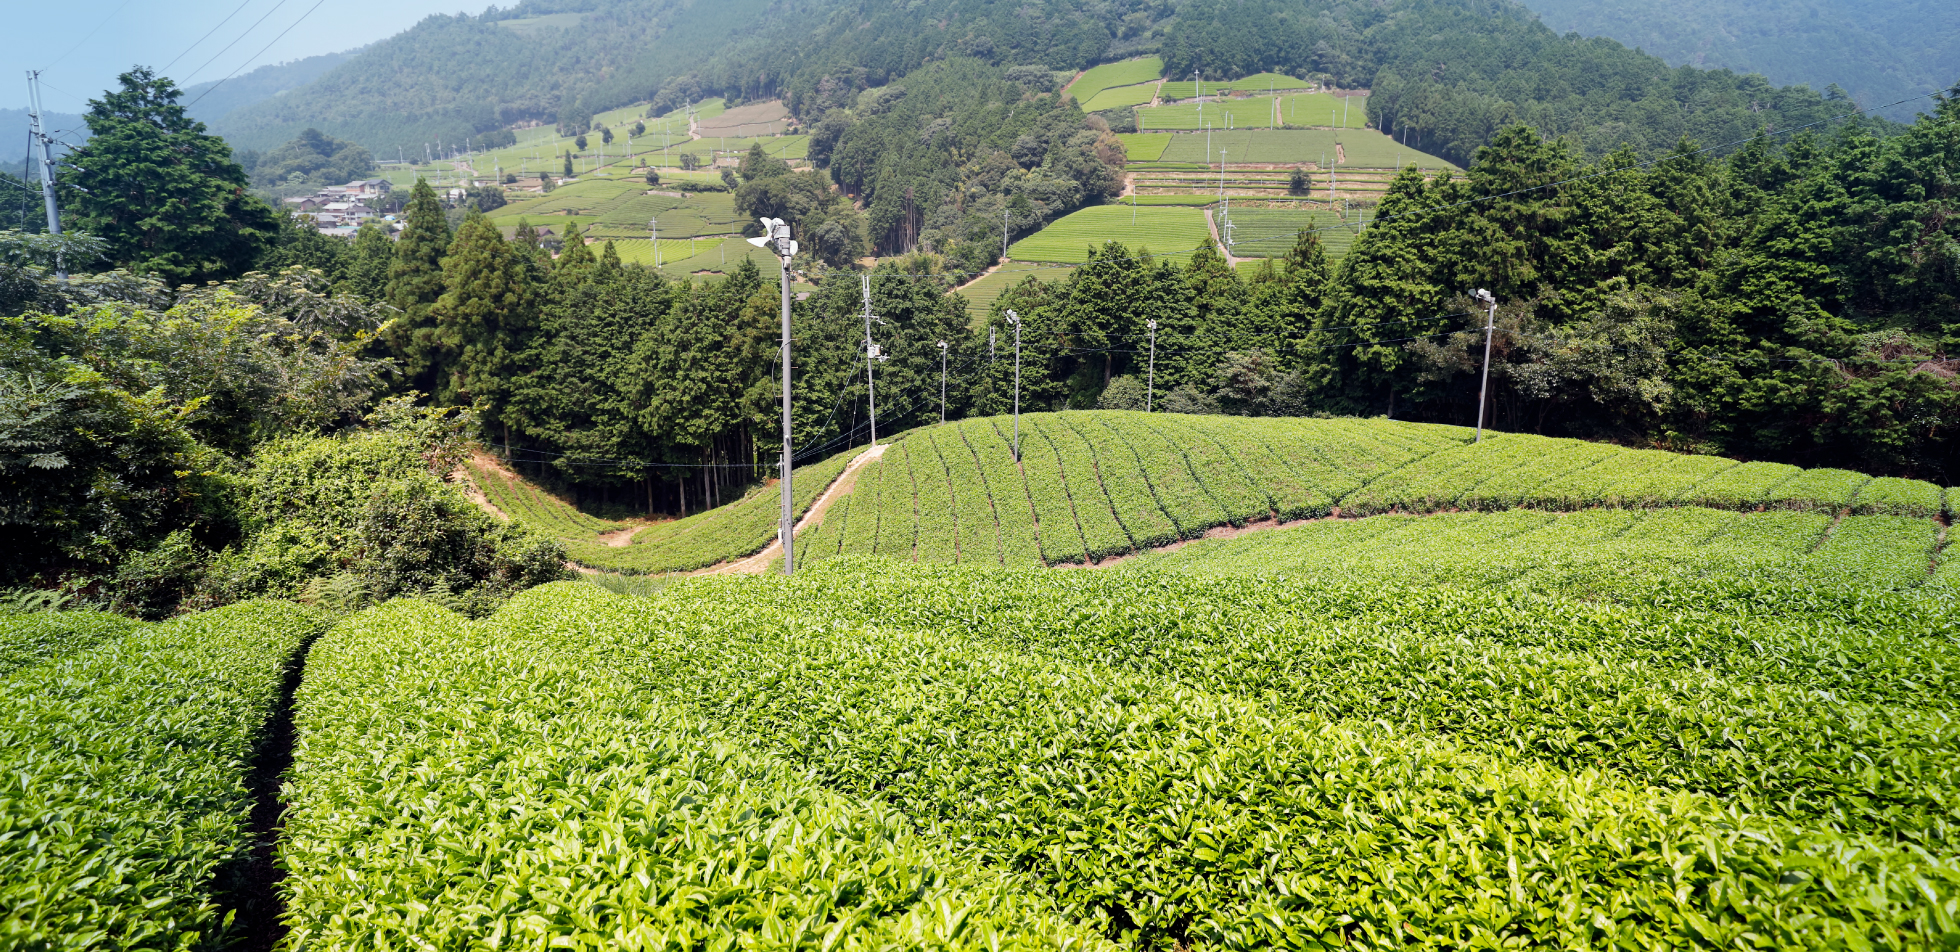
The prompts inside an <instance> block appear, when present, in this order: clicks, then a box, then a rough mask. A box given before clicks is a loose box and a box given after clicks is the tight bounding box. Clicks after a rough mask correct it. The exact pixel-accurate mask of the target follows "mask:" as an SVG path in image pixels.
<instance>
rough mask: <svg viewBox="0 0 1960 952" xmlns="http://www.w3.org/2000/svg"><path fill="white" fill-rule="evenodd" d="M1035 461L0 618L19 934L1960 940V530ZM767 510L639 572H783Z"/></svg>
mask: <svg viewBox="0 0 1960 952" xmlns="http://www.w3.org/2000/svg"><path fill="white" fill-rule="evenodd" d="M1021 425H1022V443H1021V446H1020V450H1021V452H1020V459H1019V460H1018V461H1017V460H1016V458H1015V453H1014V448H1013V444H1012V439H1011V433H1012V429H1011V421H1009V420H1007V419H1004V418H987V419H975V420H966V421H961V422H958V423H954V424H948V425H942V426H933V427H926V428H921V429H916V430H912V431H909V432H907V433H905V434H903V435H902V437H901V438H900V439H898V440H897V441H895V442H894V443H892V444H890V445H889V446H888V447H887V448H886V449H885V450H884V451H883V453H882V455H881V456H879V457H878V458H876V459H875V460H872V461H868V462H865V463H863V464H862V465H861V466H860V467H859V468H858V469H856V470H855V471H854V473H853V478H854V480H855V482H854V484H853V485H852V487H851V489H850V491H849V492H842V491H841V490H840V491H839V492H838V493H837V494H835V495H833V497H832V498H833V500H834V502H833V503H832V504H831V508H830V509H829V510H828V511H827V513H826V514H825V515H824V516H823V517H822V519H821V521H819V522H817V523H816V524H815V525H813V526H811V527H810V528H807V529H806V530H805V532H804V533H803V535H802V536H801V537H800V538H799V543H798V545H799V551H800V552H801V553H803V555H802V559H803V564H802V566H801V567H800V568H799V570H798V572H797V573H796V574H795V575H794V576H791V577H784V576H781V575H762V576H739V575H720V576H712V577H705V578H689V579H678V580H674V581H672V582H671V583H669V584H664V585H658V586H656V585H648V586H645V590H646V594H642V595H624V594H618V593H615V592H613V591H608V590H606V589H605V588H602V587H601V586H599V585H595V584H590V583H588V582H584V581H579V582H558V583H554V584H551V585H547V586H544V587H542V588H537V589H532V590H530V591H527V592H523V593H520V594H518V595H517V596H516V597H514V598H513V599H511V600H510V601H509V602H508V603H507V604H505V605H504V606H502V607H501V608H500V609H499V610H497V611H496V612H495V613H494V614H493V615H491V616H489V617H487V618H484V619H481V620H477V621H471V620H468V619H465V618H462V617H460V616H458V615H455V614H452V613H450V612H449V611H447V610H445V609H443V608H440V607H438V606H436V605H434V604H430V603H428V602H423V601H416V600H397V601H394V602H391V603H389V604H386V605H382V606H379V607H376V608H371V609H368V610H366V611H363V612H360V613H358V614H353V615H350V616H345V617H339V618H335V617H332V616H330V615H328V614H327V613H325V612H324V611H320V610H316V609H310V608H306V607H302V606H296V605H292V604H287V603H275V602H264V601H261V602H251V603H245V604H241V605H233V606H229V607H226V608H221V609H217V610H215V611H209V612H203V613H197V614H192V615H187V616H183V617H180V618H176V619H173V620H171V621H168V622H164V623H161V624H142V623H137V622H130V621H125V620H118V619H105V618H102V617H101V616H96V615H93V614H90V613H44V614H40V615H35V616H26V617H22V616H7V615H0V731H4V733H5V736H7V737H8V738H9V739H10V741H11V743H9V744H8V745H7V746H6V747H5V753H4V754H0V762H4V764H5V766H6V768H7V769H6V772H5V776H6V777H7V778H8V781H7V786H6V788H5V792H4V793H0V798H4V799H5V801H6V802H7V804H8V810H7V812H6V816H7V817H8V824H9V826H8V829H9V831H10V833H9V835H7V836H0V868H5V869H7V870H8V871H9V873H10V875H8V876H5V877H0V896H4V897H5V898H6V900H7V901H6V902H5V903H4V904H0V935H5V936H8V937H9V938H10V940H11V943H10V945H11V946H18V947H22V948H68V947H86V946H78V945H77V944H76V943H75V942H73V941H72V940H73V938H74V937H76V936H82V937H89V938H90V941H91V942H93V943H94V944H95V945H99V946H103V947H115V948H150V947H170V948H178V947H228V946H233V945H247V944H252V943H258V944H260V945H263V944H264V940H265V937H266V936H268V935H272V934H284V935H285V936H286V938H285V939H284V940H283V941H284V942H286V943H287V945H289V946H290V947H291V948H295V949H319V950H343V949H344V950H355V949H363V950H372V949H381V948H411V947H412V948H473V947H478V946H481V947H485V948H491V947H495V948H502V947H505V946H508V945H519V946H522V947H525V948H595V949H596V948H602V947H603V948H614V947H624V948H647V947H660V948H678V947H687V948H732V949H739V948H771V949H774V948H784V949H787V948H819V949H820V948H834V949H874V948H875V949H900V948H904V949H912V948H932V949H956V950H973V952H982V950H985V952H996V950H1001V949H1012V950H1040V949H1053V950H1057V952H1060V950H1071V952H1081V950H1089V952H1095V950H1108V952H1117V950H1138V949H1173V948H1175V949H1189V950H1218V952H1224V950H1228V949H1295V948H1350V947H1352V948H1364V949H1389V948H1405V947H1413V948H1435V949H1442V948H1451V949H1455V948H1507V949H1509V948H1515V949H1545V950H1553V949H1567V948H1627V949H1674V948H1710V949H1713V948H1728V947H1735V948H1776V949H1786V948H1787V949H1819V950H1823V949H1849V948H1859V949H1865V948H1870V949H1879V948H1885V949H1925V950H1929V952H1930V950H1934V949H1941V948H1947V947H1951V946H1952V945H1954V944H1955V943H1956V942H1960V919H1956V915H1955V912H1956V910H1955V902H1956V901H1957V900H1956V897H1960V847H1957V846H1956V845H1955V842H1954V839H1953V836H1952V832H1951V831H1952V830H1953V828H1954V824H1955V822H1956V820H1960V806H1956V804H1960V727H1956V723H1957V722H1956V720H1955V715H1956V714H1960V641H1956V639H1955V634H1956V632H1960V623H1956V621H1955V619H1956V618H1960V612H1956V608H1957V607H1960V568H1957V566H1960V559H1956V558H1954V552H1953V547H1952V546H1951V545H1950V544H1949V542H1948V540H1947V538H1946V535H1947V525H1946V520H1949V519H1951V517H1952V516H1953V515H1954V511H1953V510H1954V508H1955V505H1956V504H1960V488H1957V489H1947V490H1942V489H1941V488H1940V487H1938V486H1936V485H1933V484H1931V483H1924V482H1919V481H1914V480H1905V479H1872V478H1870V477H1868V476H1865V475H1863V474H1859V473H1853V472H1847V471H1843V470H1831V469H1811V470H1804V469H1798V468H1796V467H1792V466H1781V465H1776V464H1767V463H1738V462H1736V461H1733V460H1726V459H1720V458H1715V457H1707V456H1683V455H1676V454H1670V453H1661V452H1655V451H1650V450H1634V449H1626V448H1620V447H1614V446H1607V445H1603V444H1592V443H1582V442H1579V441H1574V440H1556V439H1546V438H1542V437H1534V436H1526V435H1519V434H1494V435H1490V436H1489V437H1488V438H1487V439H1486V440H1485V441H1484V442H1482V443H1480V444H1479V443H1473V442H1471V434H1470V433H1469V432H1468V431H1465V430H1463V429H1461V428H1457V427H1445V426H1431V425H1421V424H1411V423H1399V422H1391V421H1385V420H1340V419H1321V420H1312V419H1247V418H1227V417H1192V416H1176V415H1168V414H1156V415H1147V414H1140V413H1115V412H1070V413H1062V414H1029V415H1026V416H1024V417H1023V418H1022V419H1021ZM853 456H855V452H852V453H847V454H842V455H839V456H836V457H832V458H831V459H828V460H826V461H824V462H822V463H820V464H817V465H813V466H809V467H805V468H804V469H803V470H801V471H799V478H798V482H797V486H798V493H797V495H798V503H799V506H804V507H807V506H809V505H810V502H811V500H813V499H814V498H815V497H816V496H817V495H818V494H819V493H821V492H822V491H823V490H824V488H825V486H826V484H827V483H828V482H829V481H830V480H831V479H834V478H836V477H837V475H838V474H839V473H841V472H842V471H843V469H844V461H845V460H847V459H850V458H852V457H853ZM490 475H495V474H494V473H492V474H490ZM479 478H483V477H479ZM491 491H494V492H496V493H498V496H497V498H499V499H501V500H502V501H503V502H502V504H503V505H506V506H508V507H510V509H512V510H514V511H519V512H522V513H523V515H522V516H520V518H524V519H526V520H528V521H530V522H532V523H533V524H535V525H538V526H540V527H546V526H549V527H553V528H555V529H556V530H557V531H559V532H563V533H568V534H576V533H592V532H594V531H597V530H600V529H603V528H605V527H606V526H607V525H609V524H607V523H604V522H603V521H600V520H593V519H591V518H590V517H589V516H584V515H582V514H579V513H577V512H576V510H571V509H570V507H566V506H564V505H563V504H562V503H558V502H556V501H555V500H550V499H549V498H548V497H543V498H540V497H538V496H536V495H534V494H530V493H529V492H528V491H527V490H526V489H525V487H523V486H521V485H517V484H515V483H510V484H508V485H505V486H503V487H501V488H496V489H494V490H491ZM775 504H776V500H775V496H774V494H773V492H768V491H763V492H758V493H756V494H754V495H752V496H750V497H749V498H746V499H743V500H740V501H738V502H734V503H731V504H730V505H727V506H723V507H721V508H719V509H715V510H711V511H709V512H705V513H701V514H698V515H696V516H694V517H691V518H689V519H684V520H678V521H675V522H670V523H663V524H660V525H658V526H654V527H651V528H649V529H645V530H642V531H641V532H640V533H639V536H640V538H639V539H638V540H637V541H636V542H635V543H634V544H633V545H630V546H626V547H625V551H623V552H621V557H623V558H628V559H635V560H639V565H640V568H641V569H642V570H646V571H657V570H660V567H664V568H667V569H677V568H679V567H681V566H686V565H703V564H708V563H710V562H712V561H714V560H717V559H721V558H726V557H729V554H730V553H742V552H746V551H753V550H754V549H755V548H759V547H760V545H761V544H762V543H763V542H764V541H765V540H766V539H767V538H768V534H769V533H770V532H771V531H772V530H773V527H774V519H775V515H776V509H775ZM1337 510H1338V512H1339V513H1340V515H1341V516H1342V517H1341V518H1325V517H1327V516H1330V515H1333V514H1334V513H1336V511H1337ZM1355 515H1359V518H1350V516H1355ZM812 518H813V520H814V519H815V517H814V516H813V517H812ZM1276 520H1293V521H1296V522H1298V524H1297V525H1293V526H1290V527H1283V528H1275V529H1273V530H1271V531H1264V532H1253V533H1247V534H1243V535H1237V536H1236V537H1216V536H1219V535H1220V534H1221V532H1220V530H1224V531H1225V532H1226V534H1228V535H1229V529H1227V528H1226V527H1246V526H1251V525H1253V524H1255V523H1265V524H1271V523H1273V522H1275V521H1276ZM1303 520H1312V521H1303ZM614 551H615V552H619V551H620V550H614ZM1125 556H1135V557H1134V558H1127V559H1125V560H1124V561H1122V562H1120V563H1117V564H1111V565H1108V566H1107V567H1105V568H1102V569H1099V570H1076V571H1062V570H1055V569H1045V568H1042V567H1041V566H1043V565H1051V566H1052V565H1062V564H1069V563H1078V564H1079V563H1083V562H1093V561H1103V562H1108V561H1109V560H1111V559H1113V558H1117V557H1125ZM616 587H625V586H616ZM268 758H269V759H268ZM287 758H290V767H289V768H286V767H284V766H283V765H284V764H285V763H286V759H287ZM274 816H278V817H281V819H280V820H279V822H278V823H276V824H275V823H271V822H267V820H268V818H270V817H274ZM275 862H276V869H277V870H278V871H279V873H278V875H276V876H274V875H271V874H270V870H272V869H274V868H275V867H274V866H273V865H272V864H273V863H275ZM105 870H108V871H113V875H103V872H104V871H105ZM239 877H244V878H243V879H242V880H241V879H240V878H239ZM240 882H244V883H246V884H247V888H245V889H244V890H241V889H240V888H239V886H238V884H239V883H240ZM253 889H257V890H260V891H259V892H253V891H252V890H253ZM255 897H257V898H255ZM272 914H276V915H277V917H278V922H277V924H276V926H277V927H276V928H275V925H274V923H272V922H271V921H270V919H269V918H268V917H269V916H270V915H272Z"/></svg>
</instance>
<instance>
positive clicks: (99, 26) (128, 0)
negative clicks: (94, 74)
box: [41, 0, 132, 70]
mask: <svg viewBox="0 0 1960 952" xmlns="http://www.w3.org/2000/svg"><path fill="white" fill-rule="evenodd" d="M131 2H132V0H123V2H122V3H120V4H117V5H116V9H114V10H113V11H110V13H109V15H108V16H106V17H103V18H102V22H100V23H97V24H96V25H95V29H93V30H90V31H88V32H87V33H86V34H84V35H83V36H82V38H81V39H79V40H76V41H75V45H74V46H71V47H69V48H68V49H67V50H66V51H64V52H63V53H62V54H61V55H60V56H57V57H55V58H54V62H52V63H49V64H48V65H46V66H43V67H41V69H42V70H49V69H53V68H54V67H55V66H57V65H59V64H60V63H61V61H62V60H65V59H67V58H68V54H69V53H73V52H75V51H76V50H79V49H81V48H82V44H84V43H87V42H88V41H89V40H91V39H94V38H95V35H96V34H97V33H100V32H102V28H103V27H105V26H108V25H109V21H111V20H114V19H115V18H116V15H117V14H119V13H121V12H123V8H124V7H127V6H129V5H130V3H131Z"/></svg>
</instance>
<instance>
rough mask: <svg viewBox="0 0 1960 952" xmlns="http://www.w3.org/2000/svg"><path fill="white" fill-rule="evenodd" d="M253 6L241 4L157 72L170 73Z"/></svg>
mask: <svg viewBox="0 0 1960 952" xmlns="http://www.w3.org/2000/svg"><path fill="white" fill-rule="evenodd" d="M251 5H252V0H245V2H244V3H241V4H239V5H238V9H236V10H233V11H231V12H230V13H229V14H226V15H225V18H224V19H222V20H219V21H218V25H217V26H214V27H212V28H211V30H210V32H209V33H206V34H204V35H203V36H200V37H198V38H197V42H196V43H192V44H191V45H189V46H186V47H184V51H183V52H182V53H179V54H177V59H173V60H171V61H170V62H168V63H165V64H163V68H162V69H160V70H157V72H159V73H168V72H170V67H172V66H175V65H177V60H180V59H183V58H184V57H186V56H189V55H190V53H191V51H192V50H194V49H197V48H198V46H199V45H200V44H202V43H203V42H204V41H205V40H208V39H210V38H211V34H212V33H216V32H218V30H219V29H220V28H222V27H223V26H224V25H225V24H227V23H230V22H231V18H232V17H235V16H237V15H238V14H239V12H240V11H242V10H244V9H245V8H246V7H248V6H251ZM274 9H277V8H276V7H275V8H274ZM233 42H236V41H233Z"/></svg>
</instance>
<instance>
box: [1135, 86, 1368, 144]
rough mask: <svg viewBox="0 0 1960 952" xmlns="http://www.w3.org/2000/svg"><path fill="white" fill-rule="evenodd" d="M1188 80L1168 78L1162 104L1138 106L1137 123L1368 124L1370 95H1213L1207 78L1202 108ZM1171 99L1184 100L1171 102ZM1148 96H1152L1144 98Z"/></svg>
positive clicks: (1154, 126)
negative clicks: (1180, 80)
mask: <svg viewBox="0 0 1960 952" xmlns="http://www.w3.org/2000/svg"><path fill="white" fill-rule="evenodd" d="M1190 86H1191V84H1190V83H1188V82H1187V83H1164V84H1163V86H1162V87H1161V88H1160V90H1159V91H1158V96H1159V97H1160V99H1162V100H1163V102H1164V105H1160V106H1150V107H1148V108H1139V109H1138V110H1137V125H1138V128H1139V129H1142V130H1192V129H1204V128H1210V129H1212V130H1213V131H1215V132H1218V131H1225V130H1227V129H1279V128H1283V127H1295V128H1298V127H1307V128H1314V129H1365V128H1367V127H1368V110H1367V105H1368V98H1367V97H1366V96H1353V97H1347V99H1346V100H1345V101H1343V99H1342V97H1339V96H1334V95H1330V94H1328V93H1299V94H1296V95H1291V96H1247V97H1243V98H1239V97H1226V98H1223V99H1213V98H1212V91H1211V84H1209V83H1207V84H1205V100H1204V102H1203V104H1202V105H1203V108H1200V104H1199V102H1198V101H1197V100H1195V99H1192V98H1191V95H1190V93H1191V90H1190ZM1173 99H1177V100H1184V101H1182V102H1173V101H1172V100H1173ZM1144 101H1145V102H1148V101H1149V100H1147V99H1146V100H1144Z"/></svg>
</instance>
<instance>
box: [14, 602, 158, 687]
mask: <svg viewBox="0 0 1960 952" xmlns="http://www.w3.org/2000/svg"><path fill="white" fill-rule="evenodd" d="M141 627H143V623H142V622H139V621H136V620H135V619H132V618H126V617H124V616H122V615H112V614H109V613H108V612H31V613H28V614H23V615H0V676H4V675H6V674H8V673H9V672H12V671H14V670H15V669H17V668H23V667H26V666H28V665H30V664H38V663H40V662H42V661H46V660H48V659H49V658H57V657H60V656H62V655H65V654H68V653H70V652H73V651H79V650H81V649H83V648H87V647H89V646H90V645H93V644H95V643H97V642H100V641H106V640H108V639H111V638H120V637H122V636H124V635H127V634H129V633H130V632H132V631H136V630H137V629H139V628H141Z"/></svg>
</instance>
